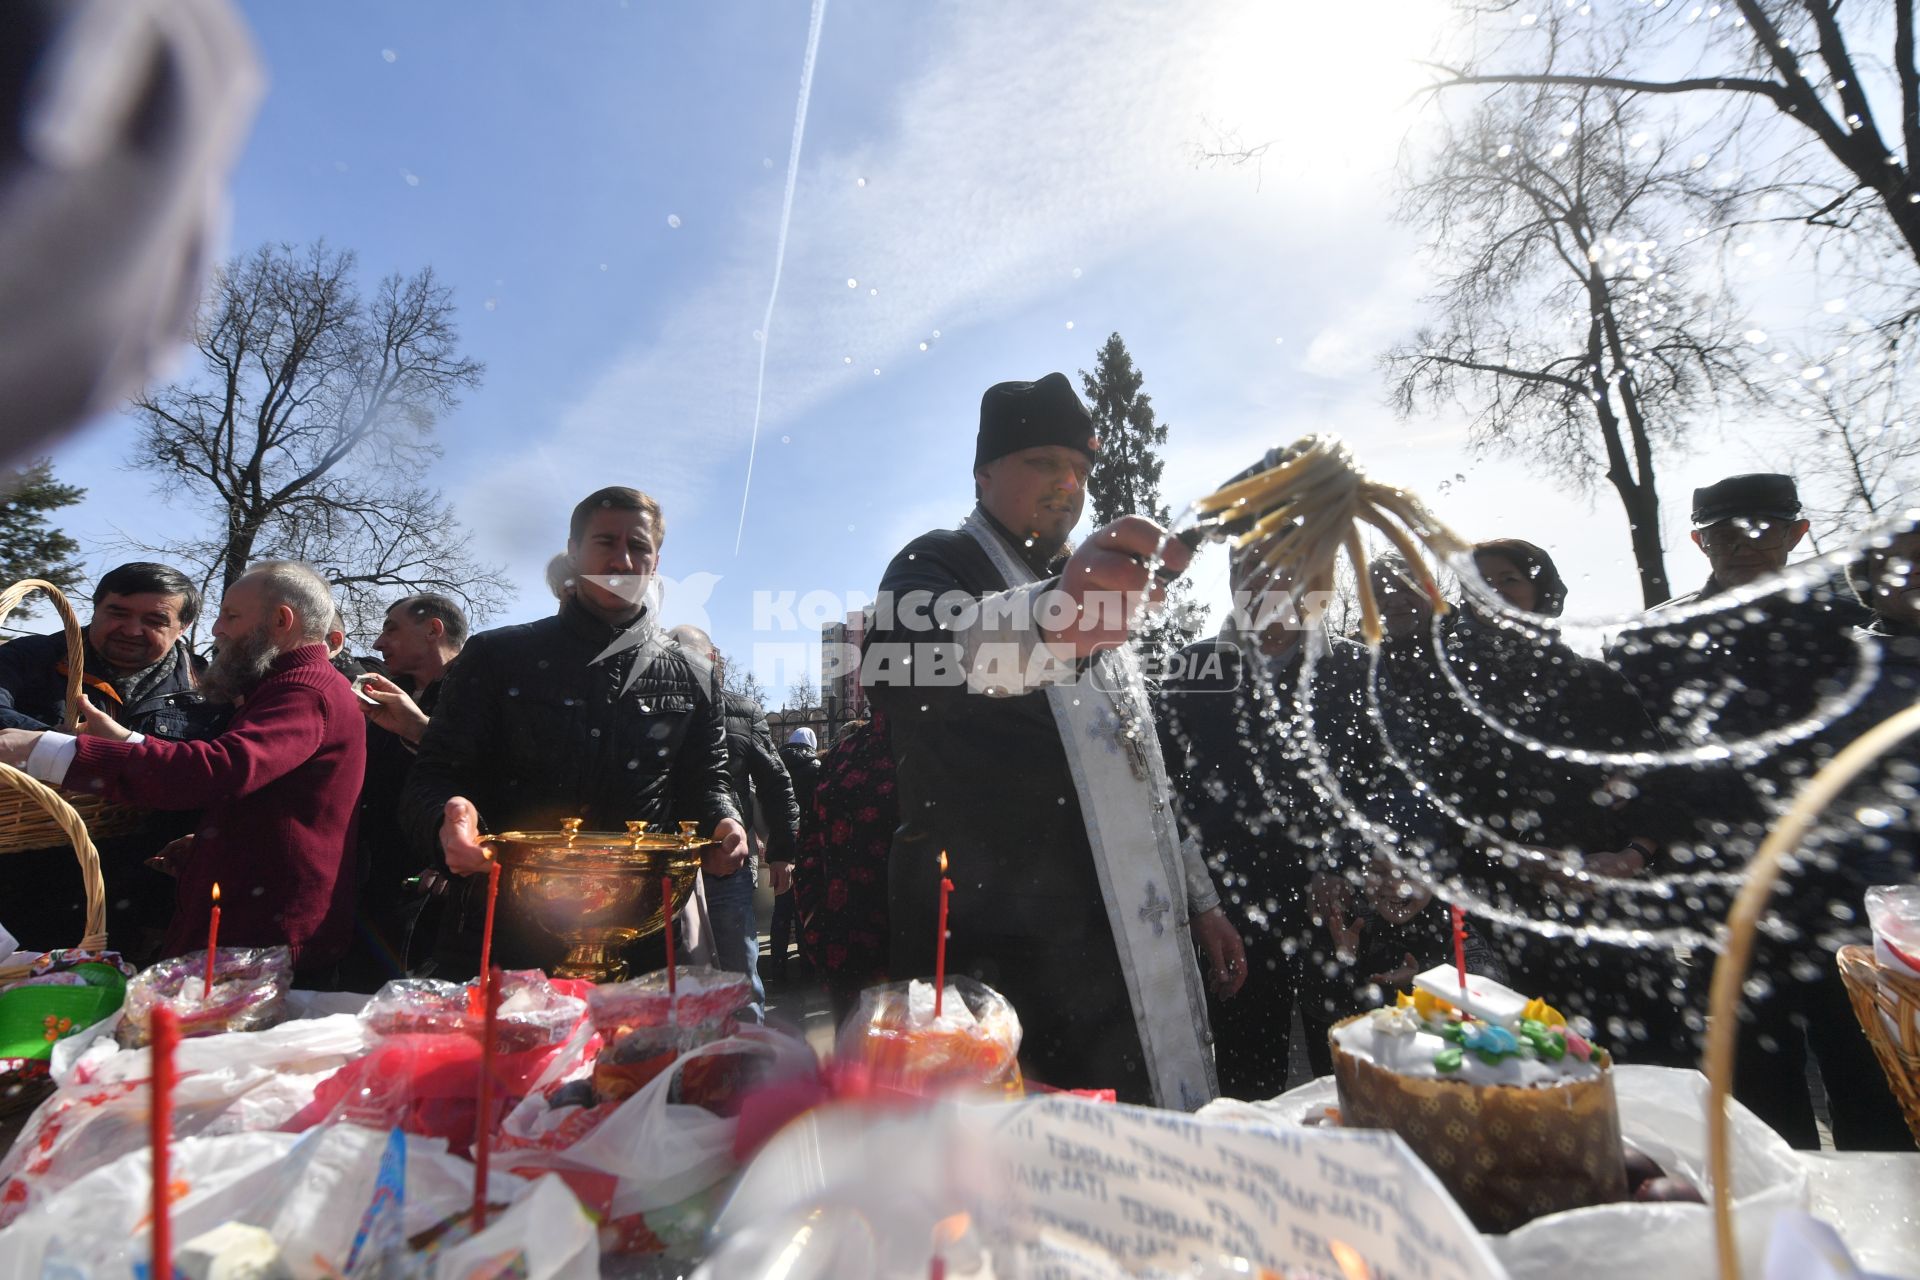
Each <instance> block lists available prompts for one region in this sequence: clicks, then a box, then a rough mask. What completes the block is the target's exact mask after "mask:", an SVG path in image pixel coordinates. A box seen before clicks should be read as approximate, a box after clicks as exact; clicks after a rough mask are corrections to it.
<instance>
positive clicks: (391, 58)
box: [380, 49, 400, 62]
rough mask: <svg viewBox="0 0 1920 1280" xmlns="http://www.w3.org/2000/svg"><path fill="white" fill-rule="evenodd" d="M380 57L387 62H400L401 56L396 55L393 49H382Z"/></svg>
mask: <svg viewBox="0 0 1920 1280" xmlns="http://www.w3.org/2000/svg"><path fill="white" fill-rule="evenodd" d="M380 56H381V57H382V58H384V59H386V60H387V61H388V62H398V61H400V55H399V54H397V53H395V52H394V51H393V50H391V49H382V50H381V51H380Z"/></svg>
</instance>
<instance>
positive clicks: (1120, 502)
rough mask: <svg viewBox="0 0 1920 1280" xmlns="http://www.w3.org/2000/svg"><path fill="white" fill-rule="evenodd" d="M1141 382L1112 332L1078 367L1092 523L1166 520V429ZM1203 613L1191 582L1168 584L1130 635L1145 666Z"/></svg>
mask: <svg viewBox="0 0 1920 1280" xmlns="http://www.w3.org/2000/svg"><path fill="white" fill-rule="evenodd" d="M1144 380H1145V379H1144V377H1143V375H1142V374H1141V372H1140V370H1139V369H1137V368H1135V367H1134V363H1133V356H1132V355H1131V354H1129V353H1128V351H1127V344H1126V343H1125V342H1123V341H1121V339H1120V335H1119V334H1117V333H1115V334H1110V335H1109V336H1108V338H1107V340H1106V342H1105V344H1104V345H1102V346H1101V348H1100V350H1099V353H1098V354H1097V355H1096V356H1095V357H1094V367H1093V372H1092V373H1088V372H1087V371H1086V370H1084V369H1082V370H1081V371H1080V381H1081V386H1082V387H1083V388H1084V390H1085V391H1086V397H1087V406H1088V409H1089V410H1090V411H1091V412H1092V414H1093V430H1094V434H1095V435H1096V436H1098V437H1099V439H1100V455H1099V458H1098V459H1097V460H1096V461H1095V462H1094V464H1093V472H1092V474H1091V475H1089V476H1088V477H1087V497H1088V498H1089V499H1090V500H1091V501H1092V504H1093V523H1094V525H1095V527H1098V526H1101V525H1105V524H1109V523H1111V522H1112V521H1114V520H1118V519H1119V518H1120V517H1121V516H1126V515H1139V516H1146V517H1148V518H1149V519H1152V520H1156V521H1158V522H1159V523H1160V524H1163V525H1164V524H1166V523H1167V522H1168V512H1167V507H1166V505H1165V504H1164V503H1163V502H1162V501H1161V500H1160V470H1161V465H1162V464H1161V461H1160V447H1161V446H1162V445H1164V444H1166V442H1167V428H1166V426H1165V425H1164V424H1162V423H1160V422H1158V421H1156V420H1155V418H1154V415H1153V397H1152V396H1149V395H1148V394H1147V393H1146V392H1144V391H1142V390H1141V389H1140V386H1141V383H1142V382H1143V381H1144ZM1206 615H1207V611H1206V607H1205V606H1204V605H1200V604H1198V603H1196V602H1195V601H1194V599H1193V590H1192V587H1191V586H1190V585H1189V584H1188V583H1187V582H1186V581H1185V580H1182V581H1179V582H1176V583H1174V585H1173V587H1172V589H1171V590H1170V591H1169V592H1168V593H1167V605H1166V610H1165V612H1163V613H1161V614H1160V615H1158V616H1157V617H1154V618H1152V619H1151V620H1149V622H1148V624H1147V626H1145V627H1144V628H1142V629H1141V631H1140V633H1139V634H1138V635H1137V636H1136V637H1135V640H1134V644H1135V646H1136V648H1137V649H1138V651H1139V652H1140V654H1141V656H1142V657H1144V658H1146V659H1147V660H1148V662H1149V668H1150V669H1151V667H1152V665H1153V663H1154V662H1155V661H1157V660H1161V659H1164V658H1165V657H1166V656H1167V655H1170V654H1171V653H1173V652H1174V651H1176V650H1178V649H1179V648H1180V647H1181V646H1182V645H1185V644H1187V643H1189V642H1190V641H1192V640H1193V638H1194V637H1195V636H1196V635H1198V634H1199V632H1200V628H1201V626H1202V625H1203V624H1204V623H1205V622H1206Z"/></svg>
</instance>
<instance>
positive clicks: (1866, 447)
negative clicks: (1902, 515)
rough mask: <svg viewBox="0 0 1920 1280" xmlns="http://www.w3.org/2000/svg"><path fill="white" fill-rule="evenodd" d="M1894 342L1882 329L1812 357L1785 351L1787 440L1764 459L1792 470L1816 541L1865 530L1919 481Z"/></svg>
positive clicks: (1919, 434)
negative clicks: (1790, 374)
mask: <svg viewBox="0 0 1920 1280" xmlns="http://www.w3.org/2000/svg"><path fill="white" fill-rule="evenodd" d="M1899 353H1900V344H1899V343H1898V342H1897V341H1894V340H1892V339H1889V338H1887V337H1886V336H1884V335H1882V334H1877V333H1876V334H1867V335H1863V337H1862V338H1861V339H1860V340H1857V341H1856V342H1854V343H1850V344H1848V345H1846V346H1842V347H1840V348H1837V349H1835V350H1832V351H1829V352H1827V353H1825V354H1824V355H1821V356H1818V357H1815V356H1812V355H1807V354H1803V353H1799V352H1793V353H1789V358H1788V360H1787V361H1786V362H1785V364H1786V365H1787V367H1788V368H1789V369H1797V370H1799V374H1798V376H1796V377H1792V378H1789V379H1783V380H1782V381H1783V384H1784V386H1785V387H1790V388H1793V390H1792V392H1791V393H1788V394H1784V395H1782V397H1781V398H1782V400H1783V403H1782V404H1781V406H1780V407H1781V408H1783V409H1784V410H1785V411H1786V412H1787V413H1788V415H1789V421H1790V423H1791V424H1792V425H1791V429H1790V431H1789V433H1788V436H1787V438H1788V440H1789V441H1790V444H1789V445H1788V446H1787V447H1785V448H1781V449H1778V450H1775V451H1773V453H1772V456H1771V457H1770V458H1769V465H1770V466H1771V467H1772V468H1773V469H1774V470H1778V471H1786V472H1791V473H1792V474H1793V475H1794V476H1795V478H1796V479H1797V480H1798V481H1799V484H1800V496H1801V500H1802V501H1803V502H1804V503H1805V504H1806V514H1807V516H1808V518H1809V520H1810V521H1811V522H1812V526H1813V528H1812V533H1813V537H1814V539H1815V546H1816V548H1819V549H1826V547H1825V544H1826V543H1827V542H1828V540H1829V539H1831V538H1833V537H1835V536H1840V537H1845V536H1848V535H1851V534H1854V533H1857V532H1859V531H1860V530H1862V529H1865V528H1867V527H1869V526H1871V525H1873V524H1875V523H1877V522H1879V521H1880V520H1882V519H1884V518H1885V517H1887V516H1889V515H1891V514H1892V513H1893V511H1894V510H1895V509H1896V508H1897V507H1899V506H1901V505H1902V504H1903V503H1904V502H1906V501H1909V500H1911V498H1912V496H1913V494H1914V491H1915V485H1916V483H1920V416H1916V415H1915V413H1914V410H1913V398H1912V382H1913V376H1912V371H1911V370H1910V369H1908V368H1906V367H1905V366H1904V365H1903V364H1902V363H1901V362H1900V361H1899V360H1898V359H1897V357H1898V356H1899Z"/></svg>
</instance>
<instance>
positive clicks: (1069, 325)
mask: <svg viewBox="0 0 1920 1280" xmlns="http://www.w3.org/2000/svg"><path fill="white" fill-rule="evenodd" d="M1067 328H1069V329H1071V328H1073V321H1071V320H1069V321H1067Z"/></svg>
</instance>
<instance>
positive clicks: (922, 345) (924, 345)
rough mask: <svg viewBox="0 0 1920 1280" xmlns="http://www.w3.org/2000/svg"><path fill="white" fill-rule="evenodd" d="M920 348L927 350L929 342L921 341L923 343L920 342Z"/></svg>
mask: <svg viewBox="0 0 1920 1280" xmlns="http://www.w3.org/2000/svg"><path fill="white" fill-rule="evenodd" d="M920 349H921V350H922V351H925V350H926V349H927V344H926V343H924V342H923V343H921V344H920Z"/></svg>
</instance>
